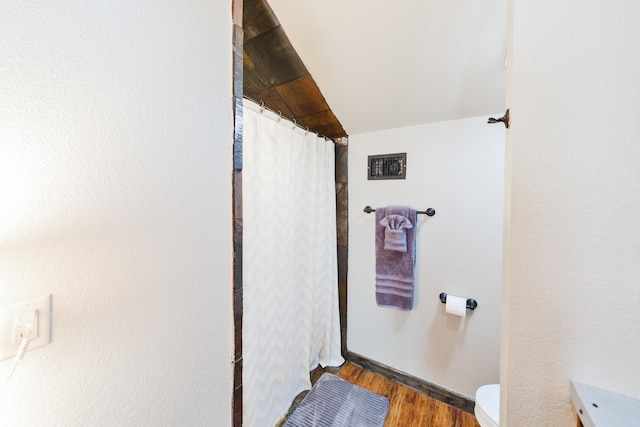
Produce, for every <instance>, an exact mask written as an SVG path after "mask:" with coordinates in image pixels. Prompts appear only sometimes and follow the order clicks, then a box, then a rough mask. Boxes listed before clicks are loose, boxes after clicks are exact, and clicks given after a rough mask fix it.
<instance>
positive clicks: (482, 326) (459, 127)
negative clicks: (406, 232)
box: [347, 116, 504, 396]
mask: <svg viewBox="0 0 640 427" xmlns="http://www.w3.org/2000/svg"><path fill="white" fill-rule="evenodd" d="M487 117H488V116H483V117H475V118H470V119H464V120H456V121H449V122H440V123H435V124H428V125H421V126H414V127H406V128H399V129H391V130H387V131H381V132H373V133H367V134H358V135H351V136H350V137H349V270H348V271H349V273H348V274H349V277H348V304H349V310H348V339H347V345H348V348H349V350H350V351H353V352H356V353H359V354H361V355H363V356H366V357H368V358H370V359H373V360H376V361H378V362H381V363H384V364H386V365H388V366H391V367H393V368H395V369H398V370H400V371H404V372H406V373H409V374H411V375H414V376H417V377H420V378H422V379H424V380H427V381H430V382H433V383H436V384H439V385H441V386H444V387H446V388H449V389H451V390H454V391H456V392H458V393H462V394H465V395H467V396H473V395H474V393H475V389H476V388H477V387H478V386H480V385H482V384H488V383H496V382H498V379H499V378H498V372H499V365H498V362H499V361H498V359H499V348H500V344H499V335H500V333H499V329H500V288H501V280H502V278H501V271H502V226H503V224H502V214H503V186H504V126H502V125H487V124H486V122H487ZM398 152H406V153H407V164H408V169H407V179H406V180H386V181H368V180H367V176H366V175H367V169H366V165H367V156H368V155H373V154H386V153H398ZM394 204H398V205H409V206H412V207H415V208H417V209H419V210H424V209H426V208H429V207H433V208H434V209H435V210H436V215H435V216H434V217H431V218H429V217H427V216H425V215H419V216H418V219H419V224H418V229H417V255H416V257H417V263H416V271H415V273H416V291H415V304H414V309H413V310H412V311H409V312H403V311H399V310H394V309H389V308H380V307H378V306H377V305H376V302H375V253H374V220H375V216H374V214H366V213H364V212H363V211H362V209H363V208H364V207H365V206H366V205H371V206H372V207H374V208H375V207H379V206H387V205H394ZM440 292H446V293H450V294H453V295H460V296H467V297H472V298H475V299H476V300H477V301H478V304H479V307H478V309H477V310H475V311H474V312H469V316H468V317H466V318H464V319H463V318H460V317H453V316H451V315H447V314H445V306H444V305H443V304H442V303H441V302H440V300H439V298H438V295H439V294H440Z"/></svg>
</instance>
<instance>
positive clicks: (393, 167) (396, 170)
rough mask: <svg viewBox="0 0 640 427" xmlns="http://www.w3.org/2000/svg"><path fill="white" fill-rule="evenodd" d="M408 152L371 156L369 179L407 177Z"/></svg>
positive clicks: (368, 170)
mask: <svg viewBox="0 0 640 427" xmlns="http://www.w3.org/2000/svg"><path fill="white" fill-rule="evenodd" d="M406 177H407V153H397V154H380V155H376V156H369V159H368V165H367V179H405V178H406Z"/></svg>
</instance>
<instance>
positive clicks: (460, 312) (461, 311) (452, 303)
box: [446, 295, 467, 317]
mask: <svg viewBox="0 0 640 427" xmlns="http://www.w3.org/2000/svg"><path fill="white" fill-rule="evenodd" d="M446 306H447V307H446V312H447V314H453V315H454V316H461V317H465V316H466V315H467V299H466V298H462V297H457V296H455V295H447V303H446Z"/></svg>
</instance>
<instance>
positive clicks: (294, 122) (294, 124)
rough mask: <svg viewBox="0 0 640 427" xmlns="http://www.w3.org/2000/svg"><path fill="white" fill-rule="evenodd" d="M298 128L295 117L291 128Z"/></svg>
mask: <svg viewBox="0 0 640 427" xmlns="http://www.w3.org/2000/svg"><path fill="white" fill-rule="evenodd" d="M295 128H296V119H293V126H291V129H295Z"/></svg>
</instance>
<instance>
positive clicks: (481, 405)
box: [474, 384, 500, 427]
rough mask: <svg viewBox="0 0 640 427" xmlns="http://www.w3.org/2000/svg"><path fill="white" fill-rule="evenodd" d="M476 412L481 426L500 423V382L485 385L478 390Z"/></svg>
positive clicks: (494, 426)
mask: <svg viewBox="0 0 640 427" xmlns="http://www.w3.org/2000/svg"><path fill="white" fill-rule="evenodd" d="M474 412H475V415H476V420H478V423H479V424H480V426H481V427H498V426H499V425H500V384H489V385H483V386H482V387H480V388H479V389H478V390H476V406H475V409H474Z"/></svg>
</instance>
